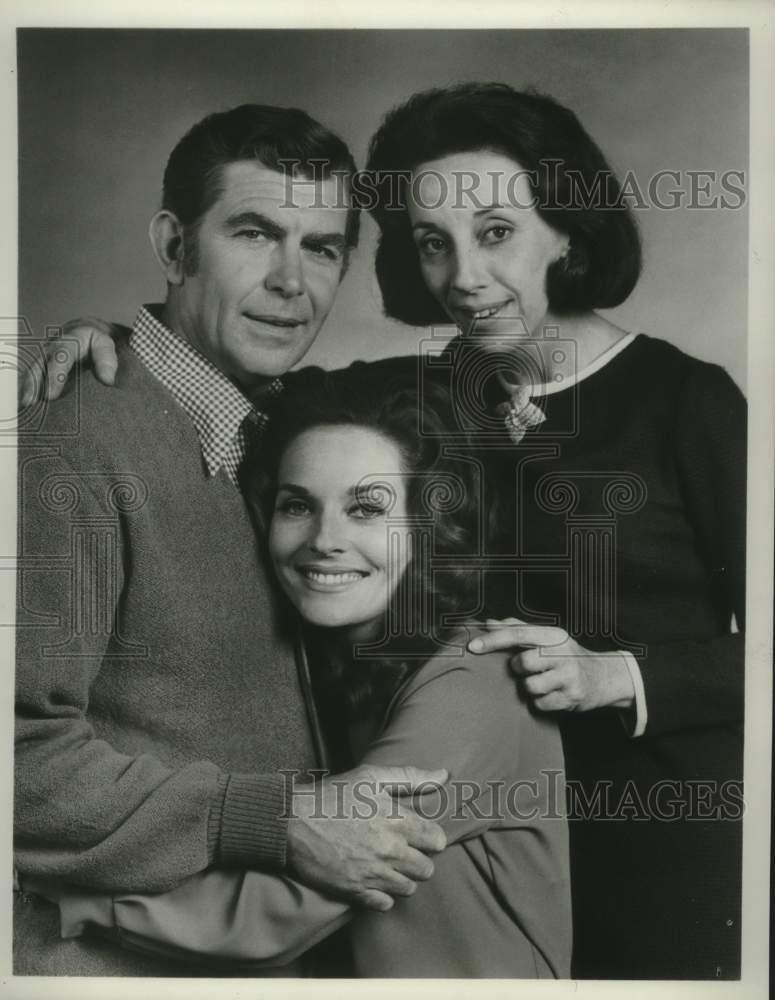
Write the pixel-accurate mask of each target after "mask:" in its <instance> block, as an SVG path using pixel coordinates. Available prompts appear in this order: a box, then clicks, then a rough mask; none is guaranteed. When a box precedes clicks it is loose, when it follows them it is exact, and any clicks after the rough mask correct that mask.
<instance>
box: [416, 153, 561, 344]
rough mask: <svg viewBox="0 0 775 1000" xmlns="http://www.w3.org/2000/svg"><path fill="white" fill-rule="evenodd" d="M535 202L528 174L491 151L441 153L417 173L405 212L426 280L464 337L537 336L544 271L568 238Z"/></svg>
mask: <svg viewBox="0 0 775 1000" xmlns="http://www.w3.org/2000/svg"><path fill="white" fill-rule="evenodd" d="M533 202H534V196H533V194H532V191H531V187H530V182H529V179H528V177H527V175H526V173H525V171H524V170H523V169H522V168H521V167H520V165H519V164H518V163H516V162H515V161H514V160H512V159H510V158H509V157H508V156H505V155H504V154H502V153H497V152H494V151H492V150H486V149H483V150H475V151H473V152H466V153H454V154H451V155H449V156H443V157H440V158H439V159H438V160H432V161H430V162H428V163H423V164H422V165H421V166H419V167H418V168H417V170H416V171H415V172H414V177H413V184H412V187H411V197H410V201H409V206H408V209H409V219H410V223H411V226H412V235H413V239H414V242H415V246H416V247H417V252H418V255H419V259H420V268H421V270H422V274H423V278H424V280H425V283H426V285H427V286H428V288H429V290H430V292H431V294H432V295H433V296H434V298H436V300H437V301H438V302H439V304H440V305H441V306H442V307H443V309H444V310H445V311H446V312H447V313H448V314H449V315H450V317H451V318H452V319H453V320H454V321H455V323H456V324H457V325H458V326H459V327H460V329H461V330H462V331H463V332H464V333H466V334H471V335H474V336H479V335H484V336H485V338H486V339H487V340H489V339H492V338H495V337H497V336H498V335H500V334H506V335H511V336H514V335H515V334H516V335H517V336H519V335H523V336H524V335H526V334H528V335H532V334H534V333H537V332H538V333H540V328H541V326H542V324H543V321H544V320H545V319H546V316H547V311H548V308H549V303H548V300H547V297H546V272H547V269H548V267H549V265H550V264H551V263H552V262H554V261H556V260H558V259H559V258H560V257H561V256H562V255H563V254H564V252H565V251H566V249H567V247H568V237H567V236H566V235H564V234H563V233H560V232H558V231H557V230H555V229H552V228H551V226H549V225H547V223H546V222H544V220H543V219H542V218H541V216H540V215H539V214H538V212H537V211H536V208H535V205H534V204H533Z"/></svg>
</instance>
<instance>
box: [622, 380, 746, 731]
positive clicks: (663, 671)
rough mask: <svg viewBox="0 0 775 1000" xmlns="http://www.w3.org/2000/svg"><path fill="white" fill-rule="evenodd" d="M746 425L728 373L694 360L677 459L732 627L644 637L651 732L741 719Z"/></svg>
mask: <svg viewBox="0 0 775 1000" xmlns="http://www.w3.org/2000/svg"><path fill="white" fill-rule="evenodd" d="M746 428H747V418H746V404H745V399H744V397H743V395H742V393H741V392H740V390H739V389H738V388H737V386H736V385H735V384H734V382H733V381H732V379H731V378H730V377H729V376H728V375H727V373H726V372H725V371H724V370H723V369H722V368H719V367H718V366H716V365H702V366H700V367H698V369H697V370H695V372H694V373H693V375H692V376H691V377H690V379H689V380H688V383H687V386H686V393H685V398H684V399H683V400H682V402H681V405H680V407H679V412H678V418H677V425H676V428H675V432H676V434H675V441H676V445H675V449H676V452H675V453H676V465H677V470H678V477H679V485H680V489H681V494H682V499H683V502H684V504H685V508H686V515H687V518H688V520H689V522H690V524H691V525H692V528H693V530H694V533H695V537H696V541H697V546H698V549H699V551H700V553H701V555H702V557H703V559H704V562H705V565H706V567H707V572H708V576H709V579H710V581H711V587H712V594H713V601H714V603H715V606H716V610H717V613H718V615H719V617H720V618H721V619H723V620H725V621H726V622H729V623H730V629H729V632H728V634H722V635H720V636H719V637H718V638H715V639H709V640H707V641H698V642H692V641H681V642H668V643H662V644H659V643H656V644H650V645H649V648H648V655H647V656H645V657H642V658H639V666H640V668H641V674H642V677H643V684H644V688H645V696H646V704H647V708H648V725H647V728H646V732H647V733H649V734H653V733H661V732H670V731H675V730H679V729H685V728H691V727H697V726H714V725H739V724H741V723H742V720H743V695H744V635H743V630H744V627H745V550H746ZM733 616H734V621H735V622H736V626H737V629H738V631H737V633H734V632H733V631H732V629H731V622H732V618H733Z"/></svg>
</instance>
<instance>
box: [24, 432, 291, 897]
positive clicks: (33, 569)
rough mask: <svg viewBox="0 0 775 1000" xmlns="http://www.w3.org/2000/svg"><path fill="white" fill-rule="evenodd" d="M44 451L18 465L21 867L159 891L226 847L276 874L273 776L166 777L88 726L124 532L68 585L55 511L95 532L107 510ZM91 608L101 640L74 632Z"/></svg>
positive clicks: (81, 477)
mask: <svg viewBox="0 0 775 1000" xmlns="http://www.w3.org/2000/svg"><path fill="white" fill-rule="evenodd" d="M41 450H42V449H41ZM52 451H53V449H49V452H48V454H43V455H42V456H40V455H39V454H37V453H36V454H33V456H32V457H30V455H29V453H27V452H20V454H22V461H21V463H20V470H19V480H20V487H21V490H22V496H23V498H24V502H23V504H20V518H19V570H18V577H17V641H16V702H15V708H16V713H15V800H14V848H15V863H16V865H17V867H18V868H19V870H20V871H21V872H22V873H25V874H36V875H40V876H43V877H57V878H61V879H63V880H65V881H70V882H74V883H77V884H79V885H82V886H90V887H93V888H101V889H108V890H113V889H116V890H123V889H127V888H132V889H133V890H136V891H151V892H155V891H160V890H163V889H166V888H169V887H171V886H173V885H176V884H177V883H179V882H180V881H181V879H183V878H185V877H187V876H189V875H192V874H194V873H196V872H199V871H202V870H204V869H205V868H207V867H208V866H209V865H210V864H211V863H212V862H213V861H214V860H219V858H220V852H221V849H222V847H223V846H224V844H226V846H228V847H229V848H230V850H231V852H232V856H236V858H237V859H238V860H239V861H241V866H242V867H253V866H255V867H258V866H261V865H262V864H263V865H266V866H270V865H272V864H275V865H277V864H278V863H281V862H282V861H283V860H284V851H285V830H286V825H287V820H286V819H283V817H284V816H287V812H286V811H285V805H286V798H287V788H286V783H285V782H284V781H283V778H282V776H281V775H273V774H267V775H260V774H255V775H252V774H249V775H229V774H226V773H223V772H222V771H221V770H220V769H219V768H218V767H217V766H216V765H215V764H214V763H212V762H208V761H192V762H191V763H190V764H187V765H185V766H183V767H180V768H177V769H175V768H171V767H169V766H167V765H166V764H164V763H163V762H162V761H161V760H160V759H158V758H157V757H155V756H153V755H152V754H149V753H143V754H135V755H133V754H129V753H125V752H120V751H119V750H118V749H116V748H115V747H114V746H112V745H111V744H110V743H109V742H108V741H106V740H105V739H101V738H99V736H98V734H97V733H96V732H95V730H94V728H93V727H92V725H91V724H90V722H89V720H88V717H87V713H88V707H89V700H90V692H91V689H92V686H93V684H94V682H95V680H96V678H97V677H98V675H99V673H100V671H101V669H102V668H103V662H104V659H105V656H106V654H108V653H109V648H108V647H109V642H110V637H111V626H112V623H113V621H114V616H115V614H116V611H117V608H118V606H119V602H120V600H121V594H122V590H123V587H124V581H125V577H124V571H123V563H124V559H125V553H124V551H123V546H122V540H121V535H120V533H119V534H118V535H117V536H116V537H115V538H114V539H108V540H106V539H104V538H103V537H102V536H100V534H99V531H97V530H95V532H94V534H93V535H90V536H88V537H86V538H85V539H82V540H81V541H82V542H83V545H84V547H85V551H82V555H83V558H82V564H83V565H84V566H85V567H86V569H85V570H84V577H83V580H82V581H79V582H78V583H77V585H75V582H74V578H73V577H72V576H71V573H70V570H69V565H70V562H71V558H72V555H73V552H72V547H73V546H74V545H76V544H80V542H78V539H75V540H74V538H73V536H72V533H71V526H70V518H69V516H62V511H63V508H67V507H68V504H70V503H75V504H77V513H78V517H79V523H80V524H82V525H96V526H97V527H99V525H100V524H103V523H104V522H105V519H106V515H109V514H110V511H109V510H108V509H107V506H106V501H105V500H104V499H101V498H100V497H98V495H97V494H96V492H93V491H92V489H91V488H90V486H89V482H90V479H89V475H88V474H81V473H79V472H77V471H76V470H75V464H76V463H75V462H73V461H67V460H66V459H65V458H63V457H62V456H59V455H56V454H52ZM89 546H91V548H89ZM99 546H102V548H101V549H99V551H98V547H99ZM113 546H114V547H113ZM100 553H102V557H103V558H102V561H100V558H101V557H100ZM75 554H76V555H77V554H78V553H77V551H76V553H75ZM89 567H91V568H92V569H93V572H94V576H93V577H90V576H88V573H89ZM111 568H112V570H113V572H112V573H111V572H109V570H110V569H111ZM98 574H102V575H98ZM103 576H104V577H105V579H103ZM100 581H102V582H100ZM87 599H88V600H89V601H90V602H92V604H94V605H95V606H96V607H97V611H96V612H95V614H96V613H97V612H98V613H99V614H101V615H102V616H103V620H104V621H105V623H106V627H105V628H102V629H92V628H87V627H80V628H79V627H78V622H79V614H80V613H81V611H80V610H79V609H80V608H81V604H79V602H81V603H85V602H86V601H87ZM60 623H72V628H71V629H70V631H71V635H70V636H69V638H68V639H67V646H66V647H63V646H61V645H59V646H57V645H56V642H57V641H58V640H59V639H60V636H61V632H62V630H61V629H59V628H57V625H58V624H60Z"/></svg>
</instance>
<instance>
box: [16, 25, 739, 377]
mask: <svg viewBox="0 0 775 1000" xmlns="http://www.w3.org/2000/svg"><path fill="white" fill-rule="evenodd" d="M18 55H19V138H20V170H19V191H20V199H19V212H20V217H19V223H20V258H19V265H20V305H21V311H22V313H23V315H24V316H26V317H27V319H28V320H29V322H30V324H31V325H32V329H33V330H34V332H35V334H37V335H41V336H42V335H43V334H44V332H45V329H46V327H48V326H56V325H57V324H60V323H62V322H63V321H64V320H66V319H68V318H70V317H73V316H79V315H84V314H95V315H101V316H105V317H108V318H112V319H116V320H120V321H123V322H128V323H131V321H132V319H133V317H134V314H135V311H136V309H137V305H138V304H139V303H140V302H147V301H158V300H160V299H162V298H163V295H164V285H163V282H162V280H161V277H160V272H159V271H158V269H157V266H156V263H155V261H154V260H153V258H152V255H151V250H150V246H149V244H148V240H147V236H146V231H147V221H148V219H149V218H150V216H151V215H152V214H153V212H154V211H155V210H156V209H157V208H158V202H159V197H160V183H161V175H162V171H163V168H164V164H165V162H166V157H167V155H168V153H169V152H170V150H171V148H172V146H173V145H174V144H175V142H176V141H177V140H178V138H179V137H180V136H181V135H182V134H183V132H185V131H186V129H187V128H188V127H189V126H190V125H191V124H193V123H194V122H195V121H196V120H197V119H199V118H201V117H202V116H204V115H205V114H207V113H208V112H210V111H215V110H221V109H224V108H228V107H231V106H233V105H236V104H240V103H243V102H246V101H255V102H262V103H272V104H283V105H295V106H300V107H302V108H305V109H306V110H307V111H309V112H310V113H311V114H312V115H313V116H314V117H317V118H320V119H321V120H322V121H323V122H325V123H326V124H328V125H329V126H331V127H332V128H333V129H335V130H336V131H338V132H339V133H340V134H341V135H342V136H343V137H344V138H345V139H347V140H348V141H349V142H350V144H351V146H352V148H353V151H354V153H355V156H356V159H357V161H358V163H359V165H362V163H363V158H364V154H365V151H366V147H367V143H368V139H369V137H370V135H371V133H372V131H373V130H374V127H375V126H376V124H377V123H378V121H379V120H380V118H381V117H382V115H383V114H384V113H385V112H386V111H387V110H388V109H389V108H390V107H392V106H393V105H394V104H396V103H397V102H399V101H401V100H403V99H404V98H406V97H408V96H409V95H410V94H411V93H413V92H414V91H416V90H419V89H422V88H425V87H430V86H445V85H448V84H452V83H455V82H458V81H463V80H473V79H480V80H502V81H506V82H508V83H510V84H512V85H515V86H517V87H521V86H526V85H533V86H535V87H537V88H538V89H539V90H542V91H544V92H546V93H549V94H551V95H553V96H554V97H556V98H557V99H559V100H560V101H562V102H564V103H566V104H568V105H569V106H570V107H571V108H573V109H574V110H575V111H576V113H577V114H578V115H579V117H580V119H581V121H582V122H583V124H584V125H585V126H586V127H587V129H588V130H589V131H590V133H591V134H592V136H593V137H594V138H595V139H596V140H597V141H598V143H599V144H600V145H601V147H602V148H603V150H604V151H605V152H606V153H607V154H608V156H609V158H610V160H611V161H612V163H613V165H614V167H615V168H616V169H617V171H618V172H619V173H620V174H626V173H628V172H632V173H633V174H634V175H635V177H636V178H637V182H638V186H639V189H643V190H646V189H647V185H648V183H649V180H650V178H653V177H654V175H656V174H657V172H659V171H666V170H671V171H680V172H681V175H680V181H679V183H678V184H677V185H676V182H675V180H674V179H671V178H666V179H665V180H664V181H663V182H661V186H660V188H659V191H660V197H661V199H662V201H663V203H670V201H671V200H672V196H671V195H670V194H669V192H670V189H671V187H678V188H679V189H680V190H683V192H684V194H683V195H682V197H684V205H683V207H680V208H675V209H673V210H664V209H663V210H660V209H658V208H655V207H649V208H648V209H639V210H638V212H637V214H638V218H639V221H640V224H641V228H642V232H643V237H644V244H645V256H646V262H645V270H644V274H643V277H642V279H641V282H640V284H639V286H638V288H637V289H636V291H635V292H634V293H633V295H632V296H631V297H630V299H629V300H628V301H627V302H626V303H625V304H624V305H623V306H622V307H620V308H619V309H617V310H613V311H612V312H611V313H610V314H609V315H610V316H611V317H612V318H613V319H615V320H616V321H617V322H619V323H620V324H621V325H623V326H625V327H626V328H628V329H632V330H635V331H642V332H646V333H651V334H654V335H656V336H662V337H665V338H667V339H669V340H671V341H673V342H674V343H676V344H677V345H678V346H680V347H682V348H683V349H685V350H687V351H689V352H690V353H692V354H695V355H697V356H699V357H702V358H706V359H708V360H712V361H716V362H719V363H720V364H723V365H724V366H725V367H726V368H727V369H728V370H729V372H730V373H731V374H732V376H733V377H734V378H735V379H736V381H737V382H738V383H739V384H740V385H741V386H742V387H743V388H744V387H745V363H746V362H745V344H746V329H747V315H746V314H747V255H748V251H747V205H743V206H742V207H740V206H739V202H740V201H741V200H742V199H741V198H740V197H739V196H736V197H727V199H726V200H727V202H728V203H733V204H735V203H737V204H738V207H737V208H733V207H730V208H727V209H722V208H718V207H717V208H707V207H696V208H690V207H687V205H686V204H685V200H686V198H687V197H688V196H689V194H690V185H691V183H692V181H691V178H690V175H689V174H687V173H686V172H687V171H715V172H716V175H717V176H720V175H721V174H722V173H724V172H725V171H740V172H745V176H746V183H747V170H748V38H747V32H746V31H744V30H626V31H527V30H501V31H490V30H488V31H469V30H465V31H371V30H369V31H365V30H353V31H260V30H259V31H248V30H245V31H226V30H224V31H193V30H192V31H180V30H170V31H161V30H148V31H135V30H132V31H126V30H99V31H98V30H71V29H59V30H53V29H51V30H50V29H42V30H41V29H25V30H22V31H20V32H19V35H18ZM694 183H695V185H696V187H697V188H699V189H701V190H698V191H696V192H695V201H696V202H697V203H698V204H700V205H707V204H711V203H712V202H713V199H714V198H715V197H716V196H718V195H721V194H723V193H724V192H723V190H722V189H721V187H720V184H719V183H718V182H711V181H708V180H705V181H703V180H702V179H701V178H699V179H698V180H696V181H695V182H694ZM732 183H733V184H734V185H735V186H737V187H740V180H739V178H738V179H737V180H734V179H733V181H732ZM374 246H375V230H374V226H373V223H372V222H371V220H370V219H369V220H366V222H365V225H364V234H363V239H362V247H361V250H360V251H359V253H358V255H357V259H356V260H355V261H354V263H353V266H352V268H351V270H350V273H349V274H348V275H347V276H346V278H345V280H344V285H343V288H342V292H341V295H340V297H339V299H338V301H337V304H336V306H335V308H334V311H333V313H332V315H331V318H330V319H329V321H328V323H327V324H326V326H325V328H324V330H323V333H322V334H321V336H320V338H319V340H318V343H317V344H316V345H315V346H314V348H313V349H312V351H311V352H310V354H309V355H308V356H307V360H309V361H314V362H315V363H318V364H323V365H325V366H327V367H334V366H338V365H341V364H344V363H346V362H348V361H350V360H352V359H353V358H356V357H360V358H365V359H371V358H378V357H384V356H387V355H390V354H397V353H405V352H409V351H412V350H413V349H414V348H415V346H416V344H417V342H418V339H419V338H420V337H421V336H422V335H423V334H422V331H418V330H415V329H411V328H407V327H403V326H401V325H400V324H398V323H394V322H392V321H389V320H386V319H385V318H384V317H383V316H382V315H381V309H380V298H379V291H378V289H377V287H376V283H375V281H374V278H373V275H372V260H373V255H374Z"/></svg>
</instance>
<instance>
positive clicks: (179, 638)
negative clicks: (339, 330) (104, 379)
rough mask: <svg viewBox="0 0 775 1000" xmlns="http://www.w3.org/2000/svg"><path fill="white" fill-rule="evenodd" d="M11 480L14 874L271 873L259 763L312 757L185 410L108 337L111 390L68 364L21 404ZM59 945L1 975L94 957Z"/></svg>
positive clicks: (121, 885)
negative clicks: (58, 953)
mask: <svg viewBox="0 0 775 1000" xmlns="http://www.w3.org/2000/svg"><path fill="white" fill-rule="evenodd" d="M19 489H20V503H19V523H20V531H19V551H18V555H19V575H18V581H17V592H18V599H17V603H18V606H17V623H18V629H17V670H16V717H17V730H16V798H15V809H14V812H15V816H14V821H15V827H14V828H15V847H16V865H17V867H18V869H19V870H20V871H21V872H22V873H30V874H35V875H40V876H54V877H56V878H58V879H62V880H65V881H71V882H73V883H75V884H78V885H81V886H88V887H93V888H100V889H105V890H113V891H115V890H127V889H131V890H135V891H139V890H142V891H150V892H155V891H160V890H163V889H166V888H168V887H170V886H172V885H174V884H175V883H176V882H178V881H180V880H181V879H182V878H185V877H186V876H188V875H192V874H194V873H196V872H199V871H201V870H203V869H204V868H206V867H207V866H208V865H211V864H213V863H215V864H218V865H224V866H228V865H239V866H245V867H252V866H255V867H257V866H265V867H268V868H272V867H273V868H275V869H279V868H281V867H282V865H283V864H284V858H285V832H286V831H285V823H286V821H285V820H283V819H282V813H283V809H284V805H285V791H284V783H283V781H282V779H281V778H280V777H279V776H278V775H276V774H273V773H272V772H275V771H276V770H277V769H279V768H300V769H305V768H309V767H311V766H314V764H315V763H316V762H315V760H314V753H313V748H312V741H311V739H310V735H309V726H308V720H307V716H306V709H305V701H304V697H303V693H302V691H301V688H300V684H299V680H298V675H297V670H296V666H295V661H294V657H293V649H292V642H291V638H292V637H290V636H287V635H283V629H282V627H281V625H280V622H279V620H278V617H277V614H276V610H275V608H274V607H273V601H272V590H271V583H270V582H269V579H268V573H267V568H266V566H265V565H264V564H263V562H262V559H261V557H260V555H259V551H258V547H257V546H256V544H255V541H254V535H253V529H252V525H251V522H250V518H249V515H248V511H247V509H246V507H245V504H244V501H243V499H242V497H241V495H240V493H239V491H238V490H237V489H236V488H235V487H234V486H233V485H232V483H231V482H229V480H228V479H227V477H226V476H225V474H224V473H223V472H220V473H218V475H216V476H214V477H212V478H210V477H208V476H207V475H206V473H205V471H204V469H203V464H202V458H201V452H200V446H199V441H198V438H197V435H196V432H195V429H194V427H193V425H192V424H191V422H190V421H189V419H188V417H187V416H186V414H185V413H184V412H183V410H182V409H181V408H180V407H179V405H178V404H177V403H176V402H175V400H174V399H173V398H172V397H171V396H170V395H169V393H168V392H167V391H166V390H165V389H164V388H163V386H162V385H161V384H160V383H159V382H158V381H157V380H156V379H155V378H154V377H153V376H152V375H150V373H149V372H148V371H147V370H146V369H145V368H144V366H143V365H142V363H141V362H140V361H139V359H138V358H137V357H136V356H135V355H134V354H133V353H132V352H131V351H130V350H125V351H123V352H122V356H121V363H120V365H119V375H118V381H117V386H116V388H105V387H103V386H102V385H100V384H99V383H98V382H97V381H96V379H94V377H93V376H92V375H91V373H89V372H85V373H83V375H82V376H81V379H80V382H78V383H76V384H75V386H74V391H72V392H70V393H69V394H68V395H66V396H65V397H64V398H63V399H62V400H59V401H57V402H55V403H50V404H47V412H45V413H44V415H43V418H42V419H38V420H36V414H35V412H33V414H32V416H31V417H30V419H28V421H27V423H26V425H25V427H24V429H23V431H22V432H21V433H20V440H19ZM29 932H30V928H29V927H27V929H26V932H25V936H27V935H28V934H29ZM69 944H70V946H71V947H73V948H80V949H81V951H80V953H79V958H78V960H76V961H75V963H74V966H75V967H72V968H71V967H69V966H70V965H72V964H73V963H68V962H67V961H66V962H65V963H64V964H65V969H60V968H59V966H58V965H57V963H56V962H55V963H54V964H53V965H52V966H49V967H42V968H25V969H17V971H31V972H40V973H46V972H47V971H50V972H51V973H53V974H56V972H57V971H69V972H71V973H81V974H88V973H89V972H90V971H95V972H101V973H102V974H106V973H108V972H109V971H110V970H109V969H108V968H104V967H102V966H101V965H100V963H97V964H96V965H95V967H94V969H92V968H90V967H89V962H88V955H87V952H88V946H85V945H83V944H77V943H75V942H72V943H69ZM30 946H31V939H30ZM73 955H75V952H73ZM57 961H59V960H57ZM122 961H123V960H122ZM124 964H126V963H125V962H124ZM130 964H131V963H130ZM122 971H125V972H126V971H132V970H131V969H130V970H127V969H126V968H124V969H122ZM138 971H140V970H139V969H138ZM154 971H156V972H157V973H158V970H154Z"/></svg>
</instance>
